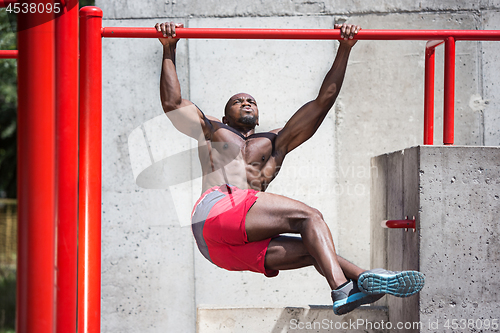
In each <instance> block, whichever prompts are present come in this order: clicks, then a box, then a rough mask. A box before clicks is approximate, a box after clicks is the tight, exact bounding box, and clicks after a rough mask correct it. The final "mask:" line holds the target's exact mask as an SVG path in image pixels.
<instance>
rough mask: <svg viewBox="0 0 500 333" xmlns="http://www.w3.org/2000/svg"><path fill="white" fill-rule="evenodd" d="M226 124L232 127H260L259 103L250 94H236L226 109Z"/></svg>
mask: <svg viewBox="0 0 500 333" xmlns="http://www.w3.org/2000/svg"><path fill="white" fill-rule="evenodd" d="M224 114H225V123H226V124H227V125H229V126H231V127H246V128H255V126H256V125H259V109H258V108H257V102H256V101H255V99H254V98H253V97H252V96H250V95H249V94H243V93H241V94H236V95H234V96H233V97H231V98H230V99H229V101H228V102H227V104H226V109H225V112H224Z"/></svg>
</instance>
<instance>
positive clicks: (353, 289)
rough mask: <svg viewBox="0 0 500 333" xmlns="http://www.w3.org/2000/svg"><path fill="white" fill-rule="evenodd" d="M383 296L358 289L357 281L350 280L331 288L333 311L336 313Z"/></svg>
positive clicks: (349, 309) (342, 312)
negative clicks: (343, 284) (339, 286)
mask: <svg viewBox="0 0 500 333" xmlns="http://www.w3.org/2000/svg"><path fill="white" fill-rule="evenodd" d="M383 296H384V294H382V295H368V294H365V293H362V292H361V291H359V289H358V286H357V283H353V281H350V282H349V283H348V284H346V285H345V286H343V287H342V288H340V289H335V290H332V300H333V312H334V313H335V314H336V315H344V314H346V313H348V312H351V311H352V310H354V309H356V308H357V307H359V306H360V305H363V304H368V303H373V302H375V301H377V300H379V299H381V298H382V297H383Z"/></svg>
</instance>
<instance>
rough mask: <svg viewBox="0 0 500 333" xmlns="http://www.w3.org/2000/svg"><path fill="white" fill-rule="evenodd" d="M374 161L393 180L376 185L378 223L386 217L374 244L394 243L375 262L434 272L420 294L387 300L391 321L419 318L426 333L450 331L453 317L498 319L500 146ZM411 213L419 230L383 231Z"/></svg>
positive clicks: (429, 150) (412, 152)
mask: <svg viewBox="0 0 500 333" xmlns="http://www.w3.org/2000/svg"><path fill="white" fill-rule="evenodd" d="M372 163H373V164H374V165H376V166H377V167H378V171H379V173H378V174H379V175H380V174H383V175H385V176H384V177H386V178H385V179H387V182H386V186H383V185H382V183H381V181H379V180H377V179H374V181H373V185H374V187H373V188H372V190H373V193H372V198H373V199H374V201H373V202H372V210H374V211H377V213H372V218H374V219H375V218H376V219H379V220H378V221H377V220H372V228H373V229H374V230H373V232H372V246H381V245H383V244H386V247H385V252H384V251H381V250H380V249H379V248H378V249H376V251H375V250H374V252H373V256H372V258H373V260H374V264H376V265H380V264H381V263H383V262H384V261H386V265H385V267H386V268H388V269H390V270H402V269H417V270H419V271H421V272H422V273H424V274H425V275H426V285H425V287H424V289H423V290H422V291H421V292H420V293H419V294H418V296H412V297H409V298H404V299H399V298H394V297H392V298H389V297H386V298H387V300H388V302H387V304H388V306H389V320H390V321H391V322H393V323H394V322H400V321H401V322H410V321H411V322H414V321H418V322H420V323H422V325H423V326H422V329H421V330H420V332H442V331H444V330H445V328H446V327H445V326H444V325H445V324H446V323H447V322H446V321H447V320H449V321H448V324H449V325H451V324H452V322H451V320H452V319H457V320H458V322H460V320H463V319H465V320H469V319H474V321H476V320H479V321H482V322H483V323H484V320H486V319H489V320H490V323H491V321H492V320H493V319H497V317H498V304H499V302H500V294H499V293H498V287H499V286H498V282H497V279H496V277H495V276H496V274H497V272H498V269H499V266H500V247H499V242H498V241H497V239H498V236H499V234H500V229H499V228H498V223H497V222H498V214H499V211H500V199H499V198H500V186H499V185H500V148H493V147H429V146H425V147H423V146H420V147H414V148H410V149H405V150H404V151H397V152H394V153H391V154H385V155H381V156H378V157H376V158H374V159H373V160H372ZM379 197H385V198H386V199H385V200H386V201H385V202H386V204H385V205H384V204H382V205H380V206H378V207H377V204H379V203H381V202H383V201H384V200H380V199H377V198H379ZM384 211H385V217H384ZM405 216H410V218H411V217H412V216H416V222H417V232H415V233H414V232H412V231H409V232H405V231H404V230H397V229H391V230H385V231H384V232H380V230H377V229H381V228H380V226H379V225H380V222H381V221H380V218H381V217H384V218H382V219H404V218H405ZM375 255H377V256H378V257H375ZM419 310H420V311H419ZM436 323H438V327H435V326H436ZM474 325H479V322H478V323H477V324H476V322H475V323H474ZM475 327H476V328H478V327H477V326H475Z"/></svg>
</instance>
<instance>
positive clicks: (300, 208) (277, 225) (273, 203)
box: [245, 192, 317, 242]
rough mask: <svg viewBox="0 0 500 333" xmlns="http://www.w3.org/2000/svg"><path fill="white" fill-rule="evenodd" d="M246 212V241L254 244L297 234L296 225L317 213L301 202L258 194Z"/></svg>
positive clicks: (280, 196) (275, 195) (268, 194)
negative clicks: (280, 236)
mask: <svg viewBox="0 0 500 333" xmlns="http://www.w3.org/2000/svg"><path fill="white" fill-rule="evenodd" d="M256 195H257V197H258V199H257V201H256V202H255V203H254V205H253V206H252V208H250V210H249V211H248V212H247V215H246V221H245V230H246V233H247V236H248V241H250V242H255V241H259V240H263V239H267V238H270V237H273V236H277V235H279V234H283V233H297V232H298V224H299V223H302V221H304V220H305V219H307V218H308V217H310V216H311V214H314V213H316V212H317V211H316V210H315V209H314V208H311V207H309V206H308V205H306V204H305V203H303V202H300V201H297V200H294V199H290V198H287V197H285V196H282V195H278V194H272V193H265V192H259V193H257V194H256Z"/></svg>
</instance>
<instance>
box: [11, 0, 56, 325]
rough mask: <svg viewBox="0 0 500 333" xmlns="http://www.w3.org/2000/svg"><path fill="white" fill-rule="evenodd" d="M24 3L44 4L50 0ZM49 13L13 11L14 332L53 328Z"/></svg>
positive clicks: (52, 99) (52, 114)
mask: <svg viewBox="0 0 500 333" xmlns="http://www.w3.org/2000/svg"><path fill="white" fill-rule="evenodd" d="M23 3H24V1H23ZM29 3H30V4H32V3H35V4H36V5H37V6H38V5H40V7H41V6H42V5H43V6H44V7H45V4H47V3H52V1H49V0H44V1H41V0H40V1H30V2H29ZM53 17H54V16H53V14H49V13H40V12H38V13H30V12H28V13H25V14H23V13H20V14H19V15H18V32H17V40H18V49H19V56H18V96H19V101H18V147H17V149H18V177H17V181H18V185H17V186H18V257H17V323H16V332H18V333H28V332H29V333H33V332H47V333H49V332H50V333H52V332H54V330H55V323H54V317H55V280H54V277H55V192H56V188H55V74H54V66H55V61H54V59H55V57H54V20H53Z"/></svg>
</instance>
